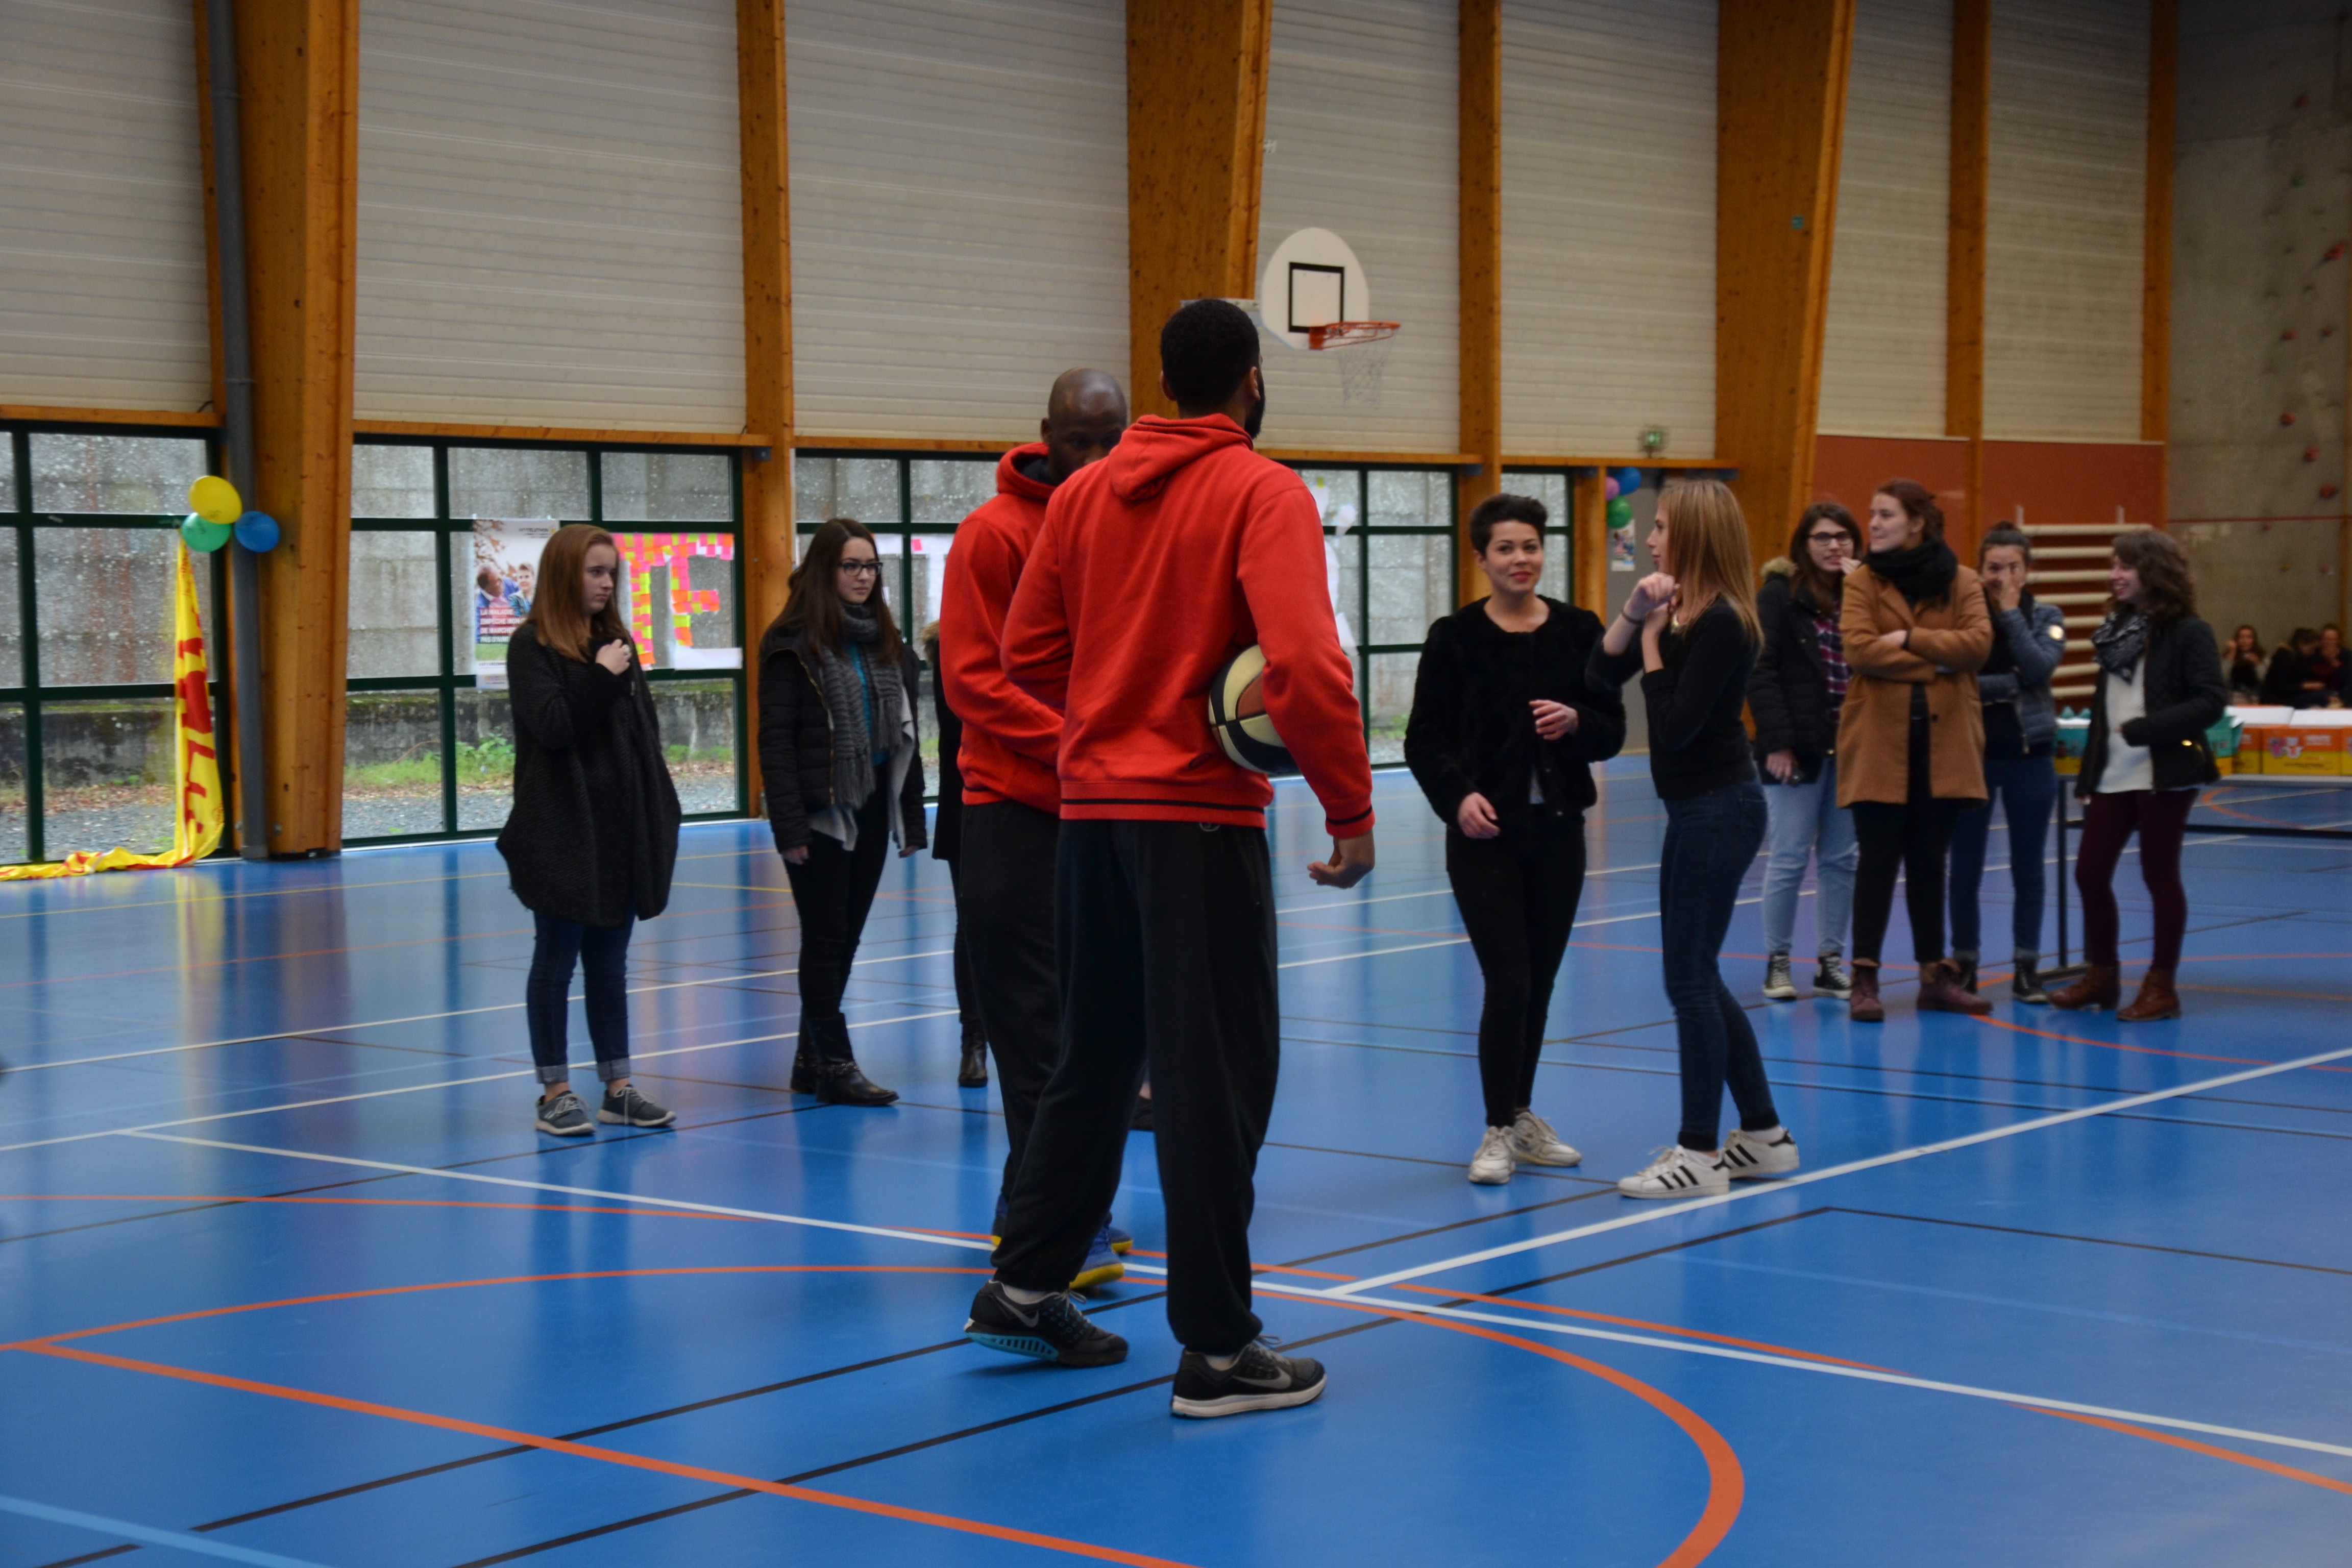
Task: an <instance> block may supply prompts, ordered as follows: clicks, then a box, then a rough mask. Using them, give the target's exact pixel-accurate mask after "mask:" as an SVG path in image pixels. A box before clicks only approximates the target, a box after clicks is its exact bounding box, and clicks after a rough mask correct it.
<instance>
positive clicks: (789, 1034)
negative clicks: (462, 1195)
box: [0, 1007, 956, 1154]
mask: <svg viewBox="0 0 2352 1568" xmlns="http://www.w3.org/2000/svg"><path fill="white" fill-rule="evenodd" d="M954 1016H956V1009H954V1008H953V1007H945V1008H941V1009H940V1011H938V1012H935V1013H902V1014H900V1015H898V1016H896V1017H891V1018H856V1019H852V1020H851V1021H850V1024H849V1026H850V1027H851V1028H853V1029H867V1028H874V1027H877V1026H881V1025H884V1024H912V1023H917V1022H919V1021H920V1020H922V1019H924V1018H952V1017H954ZM797 1034H798V1031H797V1030H796V1029H786V1030H783V1031H782V1032H781V1033H778V1034H773V1035H746V1036H745V1037H742V1038H741V1039H740V1040H712V1041H709V1043H707V1044H704V1045H699V1046H672V1047H668V1048H667V1049H665V1050H658V1051H632V1052H630V1053H629V1059H630V1060H631V1061H651V1060H652V1059H653V1058H656V1057H686V1056H692V1055H693V1054H694V1053H695V1052H697V1051H723V1050H725V1049H726V1048H727V1047H730V1046H757V1045H764V1044H765V1043H766V1042H768V1041H770V1040H789V1039H792V1038H794V1037H796V1035H797ZM571 1065H572V1066H573V1067H586V1066H588V1065H589V1064H588V1063H585V1062H574V1063H572V1064H571ZM538 1071H539V1069H538V1068H516V1069H515V1070H514V1071H512V1072H492V1073H482V1074H480V1075H478V1076H477V1077H474V1078H445V1079H436V1081H434V1082H432V1083H412V1084H409V1085H407V1086H405V1087H404V1088H401V1089H367V1090H365V1091H363V1092H362V1093H359V1094H337V1095H330V1096H328V1097H327V1098H325V1099H323V1100H295V1101H293V1102H292V1103H290V1104H287V1105H257V1106H255V1107H253V1108H252V1109H251V1110H220V1111H215V1112H213V1113H211V1114H210V1115H205V1116H183V1117H180V1118H178V1119H177V1120H176V1121H149V1122H144V1123H142V1124H141V1125H140V1126H137V1127H107V1128H101V1129H100V1131H96V1132H68V1133H66V1134H64V1135H63V1136H61V1137H57V1138H35V1139H32V1140H30V1141H28V1142H23V1143H0V1154H12V1153H14V1152H16V1151H17V1150H19V1149H47V1148H48V1147H50V1146H51V1145H53V1144H58V1143H79V1142H84V1141H86V1140H88V1139H91V1138H114V1137H124V1136H128V1135H130V1134H131V1133H134V1132H160V1131H163V1130H164V1129H165V1128H169V1127H200V1126H202V1125H204V1124H205V1122H207V1121H235V1120H236V1118H238V1117H240V1116H268V1115H270V1114H272V1113H273V1112H276V1111H280V1110H312V1109H315V1108H316V1107H318V1106H321V1105H349V1104H351V1103H352V1102H353V1101H354V1100H383V1099H386V1098H388V1097H390V1096H393V1095H396V1094H428V1093H430V1092H432V1091H433V1090H434V1089H462V1088H463V1087H465V1086H466V1085H467V1084H469V1083H497V1082H499V1081H501V1080H503V1079H510V1078H530V1077H532V1076H534V1075H535V1074H537V1072H538Z"/></svg>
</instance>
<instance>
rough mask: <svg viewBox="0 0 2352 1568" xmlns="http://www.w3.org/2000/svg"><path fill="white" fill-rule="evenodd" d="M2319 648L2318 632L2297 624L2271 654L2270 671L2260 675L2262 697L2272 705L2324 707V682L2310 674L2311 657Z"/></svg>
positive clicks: (2282, 706)
mask: <svg viewBox="0 0 2352 1568" xmlns="http://www.w3.org/2000/svg"><path fill="white" fill-rule="evenodd" d="M2318 651H2319V634H2318V633H2317V632H2315V631H2313V630H2312V629H2311V628H2310V627H2309V626H2297V627H2295V628H2294V632H2293V634H2291V635H2290V636H2289V637H2287V640H2286V641H2284V642H2283V643H2281V644H2280V645H2279V647H2278V651H2277V652H2275V653H2273V654H2272V655H2271V668H2270V673H2268V674H2267V675H2265V676H2263V701H2264V702H2267V703H2269V704H2270V705H2271V706H2273V707H2274V708H2325V707H2326V706H2327V698H2328V690H2327V685H2326V682H2325V681H2323V680H2321V679H2319V678H2318V677H2317V676H2316V675H2314V674H2313V673H2312V668H2311V663H2312V656H2313V655H2315V654H2316V653H2317V652H2318Z"/></svg>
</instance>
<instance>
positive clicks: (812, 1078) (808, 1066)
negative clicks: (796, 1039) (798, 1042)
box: [792, 1045, 816, 1094]
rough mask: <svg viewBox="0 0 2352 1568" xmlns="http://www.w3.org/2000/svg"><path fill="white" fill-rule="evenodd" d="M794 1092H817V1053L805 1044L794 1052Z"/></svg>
mask: <svg viewBox="0 0 2352 1568" xmlns="http://www.w3.org/2000/svg"><path fill="white" fill-rule="evenodd" d="M792 1087H793V1093H794V1094H814V1093H815V1092H816V1053H815V1052H814V1051H813V1050H811V1049H809V1048H808V1047H807V1046H805V1045H803V1046H802V1047H801V1048H800V1049H799V1050H797V1051H794V1052H793V1086H792Z"/></svg>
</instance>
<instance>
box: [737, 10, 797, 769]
mask: <svg viewBox="0 0 2352 1568" xmlns="http://www.w3.org/2000/svg"><path fill="white" fill-rule="evenodd" d="M735 42H736V59H737V82H736V94H737V101H738V104H739V107H740V114H741V117H742V135H743V393H744V403H743V412H744V416H745V427H746V428H747V429H748V430H750V431H751V432H752V433H754V434H757V435H761V436H765V437H768V438H769V440H770V442H771V443H772V445H770V446H769V447H767V448H766V456H765V457H762V456H761V449H760V448H758V447H753V448H751V449H750V450H748V451H746V452H745V453H744V454H743V593H744V605H743V633H744V641H745V643H746V644H747V645H749V646H748V647H746V648H745V650H744V661H743V662H744V671H743V675H744V686H743V700H744V701H745V702H746V703H747V704H749V705H750V711H751V713H752V714H757V713H758V712H759V710H760V709H759V702H760V661H759V658H758V657H757V654H756V652H755V651H754V650H756V649H757V647H758V646H759V640H760V637H761V634H762V633H763V632H765V631H766V630H767V627H768V623H769V622H771V621H772V620H774V619H775V617H776V616H777V614H778V612H780V611H782V609H783V607H784V595H785V591H786V587H787V585H788V584H789V581H790V579H791V577H792V571H793V553H794V552H793V545H794V540H793V447H792V435H793V234H792V199H791V193H792V161H791V159H790V157H789V156H788V153H787V148H788V146H789V144H790V138H789V135H788V132H787V128H786V124H785V120H784V0H736V6H735ZM757 729H758V725H757V722H756V721H751V722H749V723H747V725H746V732H747V733H756V731H757ZM740 766H741V767H742V769H743V773H744V778H745V781H746V787H747V789H748V791H749V798H750V800H751V809H752V810H753V811H754V812H762V811H763V806H762V803H763V801H764V798H765V796H764V793H763V791H762V790H761V779H760V752H759V748H758V747H756V746H751V747H746V748H745V754H744V756H743V758H742V761H741V763H740Z"/></svg>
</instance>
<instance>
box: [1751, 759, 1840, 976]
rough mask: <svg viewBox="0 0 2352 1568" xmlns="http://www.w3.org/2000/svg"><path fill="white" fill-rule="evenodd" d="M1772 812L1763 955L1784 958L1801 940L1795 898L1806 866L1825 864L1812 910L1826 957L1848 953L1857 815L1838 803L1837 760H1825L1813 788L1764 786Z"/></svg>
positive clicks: (1803, 785)
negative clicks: (1815, 860)
mask: <svg viewBox="0 0 2352 1568" xmlns="http://www.w3.org/2000/svg"><path fill="white" fill-rule="evenodd" d="M1764 805H1765V807H1766V808H1767V809H1768V810H1769V812H1770V813H1771V816H1772V836H1771V839H1770V844H1771V852H1770V854H1769V857H1768V858H1766V860H1765V862H1764V952H1765V953H1766V955H1767V956H1769V957H1772V958H1786V957H1788V956H1789V950H1790V947H1791V946H1793V945H1794V944H1795V942H1796V938H1797V894H1798V892H1799V891H1800V890H1801V889H1802V888H1803V887H1804V885H1805V862H1806V860H1808V859H1809V858H1816V857H1818V858H1819V859H1820V861H1821V867H1822V875H1821V900H1820V902H1819V904H1818V905H1817V906H1816V908H1815V909H1814V911H1813V919H1814V924H1815V927H1816V929H1817V931H1818V932H1819V935H1818V938H1817V940H1818V942H1819V943H1820V946H1819V947H1818V949H1817V950H1816V951H1818V952H1820V953H1821V955H1822V957H1823V958H1835V957H1837V956H1839V955H1840V954H1841V953H1843V952H1845V928H1846V922H1847V921H1850V920H1852V919H1853V867H1854V861H1855V858H1857V856H1858V855H1859V853H1860V851H1859V850H1858V849H1857V848H1856V847H1855V844H1854V837H1853V813H1852V812H1850V811H1848V810H1846V809H1845V808H1844V807H1843V806H1842V805H1838V803H1837V759H1836V758H1834V757H1832V758H1828V759H1825V760H1824V761H1823V762H1822V774H1821V777H1819V778H1817V779H1815V780H1814V781H1813V782H1812V783H1811V784H1767V785H1765V786H1764Z"/></svg>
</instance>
